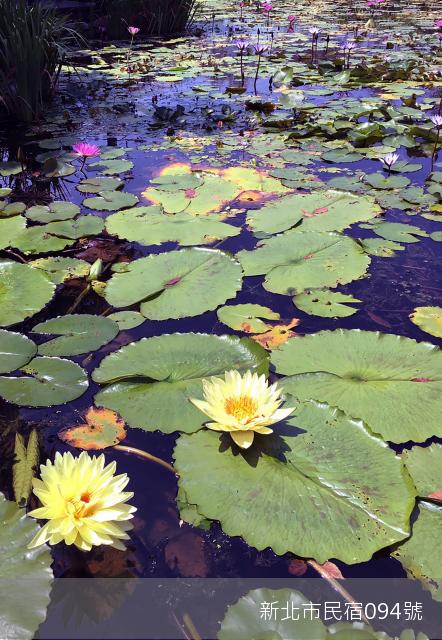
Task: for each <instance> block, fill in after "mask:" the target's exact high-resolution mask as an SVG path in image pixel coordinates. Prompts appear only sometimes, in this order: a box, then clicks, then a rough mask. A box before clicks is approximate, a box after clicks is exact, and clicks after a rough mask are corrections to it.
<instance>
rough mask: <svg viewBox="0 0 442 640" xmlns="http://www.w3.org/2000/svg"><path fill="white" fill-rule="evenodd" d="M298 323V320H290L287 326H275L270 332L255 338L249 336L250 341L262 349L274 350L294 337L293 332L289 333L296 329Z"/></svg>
mask: <svg viewBox="0 0 442 640" xmlns="http://www.w3.org/2000/svg"><path fill="white" fill-rule="evenodd" d="M299 323H300V320H299V318H292V319H291V320H290V322H289V323H288V324H277V325H275V326H274V327H272V329H270V331H266V333H261V334H259V335H257V336H250V337H251V338H252V340H254V341H255V342H257V343H258V344H260V345H261V346H262V347H264V349H275V348H276V347H279V346H280V345H281V344H284V342H287V340H288V339H289V338H292V337H293V336H295V335H296V333H295V332H294V331H291V329H293V327H296V326H297V325H298V324H299Z"/></svg>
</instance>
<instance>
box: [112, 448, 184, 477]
mask: <svg viewBox="0 0 442 640" xmlns="http://www.w3.org/2000/svg"><path fill="white" fill-rule="evenodd" d="M113 448H114V449H116V450H117V451H122V452H123V453H132V454H133V455H135V456H138V457H139V458H144V459H145V460H150V461H151V462H156V463H157V464H159V465H161V466H162V467H164V468H165V469H167V470H168V471H170V472H171V473H173V474H174V475H175V476H176V475H178V474H177V472H176V471H175V469H174V468H173V466H172V465H171V464H169V463H168V462H166V461H165V460H162V459H161V458H157V457H156V456H153V455H152V454H151V453H148V452H147V451H143V450H142V449H137V448H136V447H126V446H124V445H122V444H116V445H115V446H114V447H113Z"/></svg>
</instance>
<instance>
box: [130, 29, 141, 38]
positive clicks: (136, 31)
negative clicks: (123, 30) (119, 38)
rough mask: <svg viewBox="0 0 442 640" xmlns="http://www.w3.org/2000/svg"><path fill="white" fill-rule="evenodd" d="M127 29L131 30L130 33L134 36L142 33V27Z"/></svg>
mask: <svg viewBox="0 0 442 640" xmlns="http://www.w3.org/2000/svg"><path fill="white" fill-rule="evenodd" d="M127 30H128V31H129V33H130V35H131V36H132V37H133V36H136V35H137V33H140V29H139V27H127Z"/></svg>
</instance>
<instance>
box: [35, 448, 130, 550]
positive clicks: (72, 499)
mask: <svg viewBox="0 0 442 640" xmlns="http://www.w3.org/2000/svg"><path fill="white" fill-rule="evenodd" d="M40 471H41V480H40V479H38V478H34V480H33V487H34V493H35V495H36V496H37V497H38V498H39V500H40V502H41V503H42V505H43V506H42V507H39V508H38V509H34V510H33V511H30V512H29V515H30V516H32V517H33V518H38V519H44V520H48V522H47V523H46V524H45V525H44V526H43V527H42V528H41V529H40V531H39V532H38V533H37V535H36V536H35V537H34V539H33V540H32V541H31V542H30V543H29V548H30V549H32V548H33V547H38V546H40V545H42V544H44V543H45V542H49V543H50V544H57V543H58V542H61V541H62V540H64V541H65V542H66V544H69V545H71V544H74V545H75V546H76V547H78V548H79V549H82V550H83V551H90V550H91V549H92V547H93V546H98V545H102V544H105V545H110V546H112V547H115V548H116V549H122V550H124V549H125V546H124V545H123V544H122V542H120V540H128V538H129V536H128V535H127V533H126V531H128V530H129V529H131V528H132V525H131V524H130V523H129V522H128V520H130V519H131V518H133V512H134V511H136V508H135V507H132V506H131V505H129V504H126V501H127V500H129V499H130V498H132V497H133V495H134V494H133V493H131V492H123V489H124V488H125V486H126V485H127V483H128V482H129V478H128V476H127V474H125V473H124V474H122V475H118V476H116V475H115V471H116V463H115V462H111V463H110V464H108V465H107V466H105V458H104V455H103V454H101V455H100V456H90V455H89V454H88V453H86V451H83V452H82V453H81V455H80V456H79V457H76V458H75V457H74V456H73V455H72V454H71V453H64V454H63V455H61V454H60V453H56V454H55V460H54V462H53V463H52V462H51V461H50V460H48V461H47V462H46V464H42V465H41V467H40Z"/></svg>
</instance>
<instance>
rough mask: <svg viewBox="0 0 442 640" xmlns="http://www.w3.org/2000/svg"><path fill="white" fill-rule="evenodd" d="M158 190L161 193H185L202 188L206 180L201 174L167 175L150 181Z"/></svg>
mask: <svg viewBox="0 0 442 640" xmlns="http://www.w3.org/2000/svg"><path fill="white" fill-rule="evenodd" d="M150 183H151V184H153V185H155V187H156V188H157V189H161V191H169V192H170V193H176V192H177V191H185V190H186V189H196V188H197V187H201V185H202V184H203V183H204V180H203V178H202V176H201V174H197V173H183V174H165V175H162V176H158V177H157V178H153V179H152V180H151V181H150Z"/></svg>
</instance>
